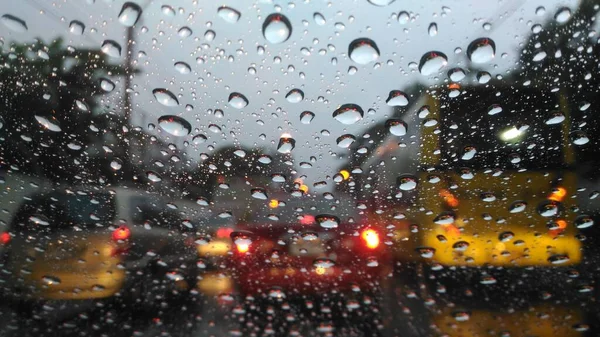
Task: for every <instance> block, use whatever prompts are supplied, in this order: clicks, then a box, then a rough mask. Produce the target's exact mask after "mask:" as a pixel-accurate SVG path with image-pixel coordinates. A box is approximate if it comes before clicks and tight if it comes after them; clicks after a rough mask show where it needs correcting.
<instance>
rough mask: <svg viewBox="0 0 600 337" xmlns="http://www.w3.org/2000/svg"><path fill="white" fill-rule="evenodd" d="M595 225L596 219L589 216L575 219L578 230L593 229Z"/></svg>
mask: <svg viewBox="0 0 600 337" xmlns="http://www.w3.org/2000/svg"><path fill="white" fill-rule="evenodd" d="M593 225H594V219H593V218H592V217H591V216H589V215H580V216H578V217H577V219H575V227H577V228H578V229H584V228H588V227H592V226H593Z"/></svg>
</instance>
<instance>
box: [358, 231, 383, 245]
mask: <svg viewBox="0 0 600 337" xmlns="http://www.w3.org/2000/svg"><path fill="white" fill-rule="evenodd" d="M361 237H362V239H363V240H364V241H365V244H366V245H367V247H368V248H370V249H375V248H377V247H379V242H380V240H379V234H378V233H377V232H376V231H374V230H372V229H365V230H364V231H363V232H362V234H361Z"/></svg>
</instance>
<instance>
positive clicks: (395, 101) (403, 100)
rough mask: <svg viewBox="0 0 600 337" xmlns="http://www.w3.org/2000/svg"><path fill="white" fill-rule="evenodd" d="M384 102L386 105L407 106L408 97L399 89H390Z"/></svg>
mask: <svg viewBox="0 0 600 337" xmlns="http://www.w3.org/2000/svg"><path fill="white" fill-rule="evenodd" d="M385 103H386V104H387V105H388V106H407V105H408V97H407V96H406V94H405V93H404V92H402V91H400V90H392V91H390V93H389V95H388V98H387V100H386V101H385Z"/></svg>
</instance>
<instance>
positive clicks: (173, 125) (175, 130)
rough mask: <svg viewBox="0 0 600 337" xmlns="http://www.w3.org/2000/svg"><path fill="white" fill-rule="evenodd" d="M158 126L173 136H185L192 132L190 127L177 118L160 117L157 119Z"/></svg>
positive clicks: (169, 116)
mask: <svg viewBox="0 0 600 337" xmlns="http://www.w3.org/2000/svg"><path fill="white" fill-rule="evenodd" d="M158 125H159V126H160V127H161V128H162V129H163V130H165V131H166V132H168V133H170V134H172V135H173V136H187V135H188V134H190V132H191V131H192V125H191V124H190V123H189V122H188V121H186V120H185V119H183V118H181V117H179V116H171V115H166V116H162V117H160V118H158Z"/></svg>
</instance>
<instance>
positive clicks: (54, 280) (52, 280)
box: [42, 275, 62, 285]
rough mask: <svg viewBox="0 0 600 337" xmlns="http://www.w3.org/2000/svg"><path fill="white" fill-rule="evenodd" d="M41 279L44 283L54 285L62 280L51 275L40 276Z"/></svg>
mask: <svg viewBox="0 0 600 337" xmlns="http://www.w3.org/2000/svg"><path fill="white" fill-rule="evenodd" d="M42 281H43V282H44V283H45V284H46V285H56V284H60V283H61V282H62V281H61V279H60V278H58V277H56V276H53V275H45V276H43V277H42Z"/></svg>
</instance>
